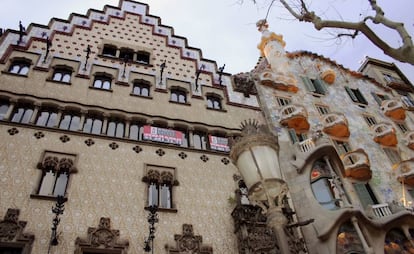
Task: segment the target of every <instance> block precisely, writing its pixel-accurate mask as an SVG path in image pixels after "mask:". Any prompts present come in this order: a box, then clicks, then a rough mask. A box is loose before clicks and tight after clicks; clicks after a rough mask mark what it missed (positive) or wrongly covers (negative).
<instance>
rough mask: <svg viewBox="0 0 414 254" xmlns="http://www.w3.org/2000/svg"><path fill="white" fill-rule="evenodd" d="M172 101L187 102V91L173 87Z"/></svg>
mask: <svg viewBox="0 0 414 254" xmlns="http://www.w3.org/2000/svg"><path fill="white" fill-rule="evenodd" d="M170 101H173V102H178V103H184V104H185V103H187V93H186V92H185V91H183V90H181V89H178V88H175V89H171V97H170Z"/></svg>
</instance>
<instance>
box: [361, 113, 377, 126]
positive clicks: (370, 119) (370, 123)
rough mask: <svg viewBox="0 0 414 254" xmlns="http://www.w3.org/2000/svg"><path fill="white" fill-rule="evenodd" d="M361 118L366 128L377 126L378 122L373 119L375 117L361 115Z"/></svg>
mask: <svg viewBox="0 0 414 254" xmlns="http://www.w3.org/2000/svg"><path fill="white" fill-rule="evenodd" d="M362 117H363V118H364V121H365V123H366V124H367V125H368V127H372V126H374V125H376V124H378V121H377V119H376V118H375V116H372V115H366V114H364V115H362Z"/></svg>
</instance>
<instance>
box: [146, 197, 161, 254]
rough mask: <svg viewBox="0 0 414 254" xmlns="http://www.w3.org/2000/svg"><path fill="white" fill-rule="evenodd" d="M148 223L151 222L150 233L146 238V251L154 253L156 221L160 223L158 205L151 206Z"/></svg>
mask: <svg viewBox="0 0 414 254" xmlns="http://www.w3.org/2000/svg"><path fill="white" fill-rule="evenodd" d="M148 209H149V214H148V223H149V234H148V238H147V239H146V240H145V246H144V251H145V252H151V253H154V239H155V226H154V224H155V223H158V214H157V211H158V206H156V205H152V206H150V207H149V208H148Z"/></svg>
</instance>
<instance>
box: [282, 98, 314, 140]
mask: <svg viewBox="0 0 414 254" xmlns="http://www.w3.org/2000/svg"><path fill="white" fill-rule="evenodd" d="M280 123H281V124H282V125H283V126H285V127H287V128H290V129H295V131H296V132H297V133H301V132H305V131H307V130H309V122H308V113H307V112H306V109H305V107H304V106H302V105H299V104H290V105H286V106H284V107H282V108H281V109H280Z"/></svg>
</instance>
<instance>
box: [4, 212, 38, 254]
mask: <svg viewBox="0 0 414 254" xmlns="http://www.w3.org/2000/svg"><path fill="white" fill-rule="evenodd" d="M19 214H20V210H19V209H11V208H9V209H8V210H7V213H6V215H5V216H4V219H3V220H2V221H0V242H1V243H5V242H6V243H8V244H10V243H13V245H14V246H16V247H20V248H21V249H22V252H21V253H23V254H29V253H31V249H32V244H33V241H34V238H35V237H34V235H32V234H25V233H23V230H24V228H25V227H26V224H27V222H26V221H19Z"/></svg>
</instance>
